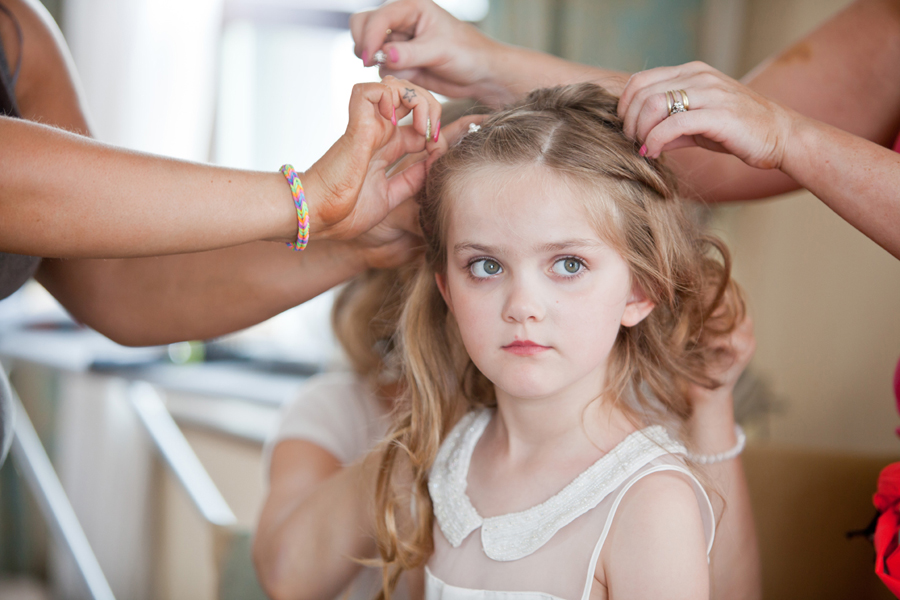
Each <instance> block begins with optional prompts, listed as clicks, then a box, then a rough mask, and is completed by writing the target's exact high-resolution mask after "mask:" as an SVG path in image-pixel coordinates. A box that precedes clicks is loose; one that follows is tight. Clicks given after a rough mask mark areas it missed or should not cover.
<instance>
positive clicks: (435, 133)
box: [434, 121, 441, 141]
mask: <svg viewBox="0 0 900 600" xmlns="http://www.w3.org/2000/svg"><path fill="white" fill-rule="evenodd" d="M440 135H441V122H440V121H438V124H437V131H435V132H434V141H438V136H440Z"/></svg>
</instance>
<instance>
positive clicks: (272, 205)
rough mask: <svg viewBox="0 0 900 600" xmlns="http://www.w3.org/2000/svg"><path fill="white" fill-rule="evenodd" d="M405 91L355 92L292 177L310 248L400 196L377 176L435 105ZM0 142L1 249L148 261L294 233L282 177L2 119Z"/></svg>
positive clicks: (369, 222) (394, 86)
mask: <svg viewBox="0 0 900 600" xmlns="http://www.w3.org/2000/svg"><path fill="white" fill-rule="evenodd" d="M410 86H412V84H409V83H407V82H402V81H400V80H394V79H393V78H391V79H390V80H386V81H385V82H383V83H380V84H379V83H370V84H359V85H357V86H355V87H354V93H353V95H352V98H351V104H350V109H351V110H350V124H349V125H348V127H347V132H346V133H345V134H344V136H342V137H341V138H340V139H339V140H338V141H337V142H336V143H335V144H334V146H332V148H331V149H329V151H328V152H327V153H326V154H325V156H323V157H322V158H321V159H320V160H319V161H317V162H316V164H315V165H313V166H312V167H310V169H309V170H308V171H307V172H306V173H305V174H303V175H302V178H303V181H304V187H305V188H306V194H307V203H308V206H309V219H310V236H311V238H312V239H318V240H327V239H338V240H348V239H353V238H354V237H356V236H358V235H360V234H362V233H364V232H366V231H367V230H368V229H370V228H371V227H373V226H374V225H376V224H377V223H379V222H380V221H381V220H382V219H384V217H385V216H386V215H387V213H388V212H389V211H390V210H391V209H392V208H394V207H395V206H396V205H397V204H399V202H400V201H401V200H403V199H405V198H406V197H408V196H405V195H402V194H398V193H395V192H393V191H392V190H391V189H390V188H391V183H392V181H388V180H386V179H385V177H384V170H385V169H386V168H387V167H388V166H389V165H390V164H391V163H393V162H395V161H396V160H397V159H399V158H400V157H401V156H402V155H403V154H405V153H408V152H418V151H421V150H423V149H424V148H425V146H426V139H425V138H424V133H425V131H426V129H427V126H426V123H425V121H426V119H427V118H430V119H431V120H432V122H433V123H436V122H437V121H438V120H439V118H440V105H439V104H437V102H436V101H434V99H433V98H432V97H431V96H430V94H428V93H427V92H424V91H422V90H420V89H417V91H418V92H419V93H418V94H417V95H414V96H412V95H410V96H407V98H410V100H406V99H404V97H403V96H402V95H401V93H402V90H403V89H404V88H408V87H410ZM413 87H414V86H413ZM432 105H433V106H432ZM413 109H414V110H416V111H418V112H421V113H422V115H421V121H422V122H421V123H418V122H417V123H415V125H414V126H413V127H414V128H415V130H413V128H412V127H410V128H397V127H395V126H394V125H392V124H391V119H392V114H393V113H394V111H396V118H400V117H402V116H403V115H404V114H406V113H407V112H409V111H410V110H413ZM429 114H430V116H429ZM415 120H416V121H418V120H419V118H418V115H417V118H416V119H415ZM0 138H2V139H3V140H4V143H3V144H2V145H0V240H2V242H0V250H3V251H7V252H14V253H18V254H31V255H37V256H52V257H60V258H75V257H83V258H91V257H95V258H102V257H127V256H155V255H160V254H174V253H182V252H196V251H202V250H210V249H216V248H222V247H227V246H233V245H237V244H242V243H247V242H251V241H256V240H280V241H291V240H293V239H294V238H295V237H296V234H297V214H296V210H295V209H294V205H293V201H292V200H291V196H290V190H289V187H288V185H287V183H286V181H285V179H284V177H283V176H282V175H281V174H280V173H274V172H273V173H257V172H250V171H240V170H235V169H224V168H220V167H214V166H211V165H201V164H197V163H190V162H186V161H179V160H175V159H169V158H163V157H157V156H152V155H147V154H140V153H136V152H129V151H126V150H122V149H119V148H115V147H112V146H108V145H105V144H101V143H99V142H95V141H93V140H90V139H88V138H85V137H83V136H80V135H76V134H71V133H68V132H65V131H62V130H59V129H56V128H53V127H48V126H45V125H39V124H36V123H30V122H26V121H22V120H18V119H13V118H9V117H0ZM427 143H428V144H434V142H433V141H432V140H430V139H429V140H428V141H427ZM379 171H380V172H381V179H382V180H383V181H375V182H372V186H373V188H374V189H372V190H369V191H370V192H380V193H369V194H362V196H363V198H361V197H360V196H361V192H362V191H363V184H364V182H365V181H366V178H367V176H369V175H370V174H371V175H377V173H378V172H379ZM401 179H402V178H401ZM400 183H401V184H402V183H404V182H402V181H401V182H400ZM361 200H364V201H361Z"/></svg>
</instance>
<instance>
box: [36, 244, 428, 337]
mask: <svg viewBox="0 0 900 600" xmlns="http://www.w3.org/2000/svg"><path fill="white" fill-rule="evenodd" d="M417 245H418V242H417V240H416V238H414V237H413V236H411V235H409V234H406V233H402V232H400V234H399V235H398V237H397V239H396V240H394V241H392V242H387V243H385V244H384V245H382V246H379V247H375V248H363V247H359V246H358V245H355V244H351V243H348V242H319V243H316V244H311V245H310V246H309V247H308V248H307V249H306V250H305V251H304V252H301V253H296V252H293V251H291V250H290V249H288V248H285V247H283V246H282V245H280V244H272V243H266V242H256V243H253V244H245V245H242V246H235V247H233V248H225V249H223V250H214V251H210V252H200V253H194V254H176V255H171V256H162V257H151V258H131V259H109V260H102V259H81V260H44V261H43V263H42V264H41V267H40V269H39V271H38V273H37V276H36V277H37V280H38V281H39V282H40V283H41V284H42V285H43V286H44V287H45V288H47V290H48V291H49V292H50V293H51V294H53V296H54V297H56V298H57V299H58V300H59V301H60V302H61V303H62V304H63V306H64V307H65V308H66V310H68V311H69V312H70V313H71V314H72V316H73V317H74V318H75V319H77V320H78V321H80V322H82V323H85V324H87V325H90V326H91V327H92V328H94V329H96V330H97V331H99V332H100V333H102V334H104V335H106V336H107V337H109V338H111V339H112V340H114V341H116V342H118V343H120V344H124V345H129V346H146V345H154V344H167V343H171V342H176V341H182V340H199V339H210V338H214V337H217V336H220V335H224V334H226V333H230V332H232V331H236V330H238V329H242V328H244V327H249V326H251V325H255V324H256V323H259V322H261V321H264V320H265V319H268V318H270V317H273V316H275V315H276V314H278V313H280V312H282V311H284V310H287V309H289V308H291V307H294V306H296V305H298V304H301V303H303V302H305V301H306V300H309V299H310V298H313V297H315V296H317V295H319V294H321V293H322V292H325V291H327V290H329V289H331V288H332V287H334V286H335V285H338V284H340V283H343V282H344V281H346V280H348V279H350V278H351V277H353V276H355V275H357V274H359V273H361V272H362V271H363V270H365V269H366V268H368V267H370V266H375V267H390V266H395V265H399V264H402V263H403V262H406V261H407V260H409V259H410V258H411V257H412V256H413V255H414V253H415V251H416V247H417Z"/></svg>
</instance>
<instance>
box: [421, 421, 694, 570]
mask: <svg viewBox="0 0 900 600" xmlns="http://www.w3.org/2000/svg"><path fill="white" fill-rule="evenodd" d="M492 415H493V410H492V409H487V408H486V409H482V410H477V411H472V412H470V413H468V414H467V415H466V416H464V417H463V418H462V419H461V420H460V422H459V423H457V425H456V427H454V428H453V431H452V432H450V435H449V436H447V439H446V440H444V443H443V444H442V445H441V449H440V451H439V452H438V455H437V458H436V459H435V461H434V465H433V466H432V467H431V473H430V475H429V479H428V491H429V493H430V494H431V501H432V504H433V507H434V516H435V518H436V519H437V522H438V525H439V526H440V528H441V531H442V532H443V534H444V537H446V538H447V541H448V542H450V544H451V545H452V546H453V547H454V548H456V547H458V546H459V545H460V544H461V543H462V541H463V540H464V539H465V538H466V537H467V536H468V535H469V534H470V533H472V532H473V531H475V530H476V529H478V528H479V527H481V543H482V546H483V547H484V552H485V554H487V556H488V557H490V558H492V559H493V560H498V561H510V560H518V559H520V558H523V557H525V556H528V555H529V554H531V553H533V552H535V551H536V550H537V549H538V548H540V547H541V546H543V545H544V544H545V543H547V542H548V541H549V540H550V538H552V537H553V536H554V534H556V532H557V531H559V530H560V529H562V528H563V527H565V526H566V525H568V524H569V523H571V522H572V521H574V520H575V519H577V518H578V517H580V516H581V515H583V514H584V513H586V512H587V511H589V510H591V509H592V508H594V507H595V506H597V505H598V504H599V503H600V502H601V501H602V500H603V498H605V497H606V496H607V495H608V494H609V493H610V492H612V491H613V490H615V489H616V488H618V487H619V486H620V485H621V484H622V483H624V482H625V480H626V479H627V478H628V477H629V476H630V475H632V474H633V473H634V472H636V471H637V470H638V469H639V468H641V467H642V466H644V465H645V464H647V463H648V462H650V461H651V460H653V459H654V458H657V457H659V456H662V455H664V454H684V453H685V448H684V446H682V445H681V444H679V443H677V442H675V441H673V440H672V439H671V438H670V437H669V436H668V434H667V433H666V431H665V429H664V428H663V427H661V426H659V425H655V426H653V427H647V428H645V429H642V430H640V431H636V432H634V433H632V434H631V435H629V436H628V437H626V438H625V439H624V440H622V442H621V443H619V444H618V445H617V446H616V447H615V448H613V449H612V450H610V451H609V452H608V453H606V454H605V455H604V456H603V457H601V458H600V460H598V461H597V462H595V463H594V464H593V465H591V466H590V467H588V468H587V470H585V471H584V472H582V473H581V474H580V475H579V476H578V477H576V478H575V479H574V480H573V481H572V483H570V484H569V485H567V486H566V487H565V488H563V489H562V490H561V491H560V492H559V493H558V494H556V495H555V496H553V497H552V498H550V499H549V500H547V501H546V502H543V503H541V504H538V505H537V506H533V507H531V508H529V509H527V510H524V511H521V512H516V513H510V514H506V515H500V516H497V517H489V518H486V519H485V518H483V517H482V516H481V515H479V514H478V512H477V511H476V510H475V507H474V506H472V502H471V501H470V500H469V496H468V495H466V485H467V482H466V478H467V476H468V473H469V463H470V461H471V460H472V451H473V450H474V449H475V444H476V443H477V442H478V439H479V438H480V437H481V434H482V433H484V429H485V427H487V424H488V422H490V420H491V416H492Z"/></svg>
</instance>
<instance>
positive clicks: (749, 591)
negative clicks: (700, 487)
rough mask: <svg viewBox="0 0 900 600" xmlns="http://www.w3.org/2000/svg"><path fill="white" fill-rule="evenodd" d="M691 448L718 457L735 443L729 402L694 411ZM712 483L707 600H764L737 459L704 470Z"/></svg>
mask: <svg viewBox="0 0 900 600" xmlns="http://www.w3.org/2000/svg"><path fill="white" fill-rule="evenodd" d="M688 433H689V438H690V442H691V447H692V449H693V451H694V452H696V453H698V454H716V453H719V452H721V451H723V450H724V449H727V448H732V447H734V445H735V444H736V443H737V439H736V437H735V435H734V409H733V404H732V402H707V403H698V404H696V405H695V406H694V413H693V415H692V417H691V420H690V421H689V422H688ZM703 470H704V473H705V474H706V475H707V476H708V478H709V480H710V482H711V483H712V492H713V493H712V494H711V495H710V499H711V500H712V502H713V506H714V507H715V512H716V516H717V517H718V518H719V521H718V522H717V523H716V539H715V543H714V544H713V548H712V554H711V557H710V568H711V576H710V583H711V586H710V592H711V593H710V597H711V598H712V599H713V600H716V599H720V598H721V599H726V598H727V599H729V600H759V598H761V597H762V581H761V578H760V562H759V546H758V542H757V538H756V528H755V526H754V522H753V507H752V506H751V504H750V491H749V489H748V487H747V479H746V477H745V475H744V466H743V463H742V462H741V457H740V456H738V457H737V458H734V459H731V460H726V461H723V462H720V463H715V464H711V465H707V466H705V467H703Z"/></svg>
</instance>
